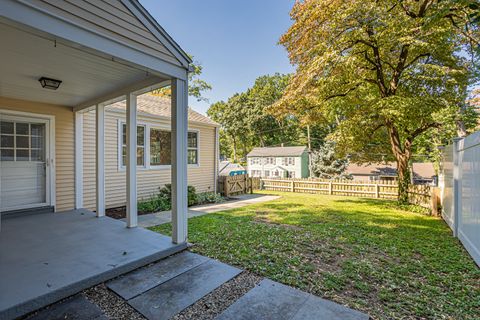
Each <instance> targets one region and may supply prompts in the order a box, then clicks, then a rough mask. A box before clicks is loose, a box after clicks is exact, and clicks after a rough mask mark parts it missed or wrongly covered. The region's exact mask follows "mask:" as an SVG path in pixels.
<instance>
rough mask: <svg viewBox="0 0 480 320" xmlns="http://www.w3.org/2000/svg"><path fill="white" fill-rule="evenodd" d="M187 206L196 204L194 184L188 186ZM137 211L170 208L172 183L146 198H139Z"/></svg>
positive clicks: (147, 211) (196, 195)
mask: <svg viewBox="0 0 480 320" xmlns="http://www.w3.org/2000/svg"><path fill="white" fill-rule="evenodd" d="M187 188H188V189H187V190H188V196H187V198H188V206H193V205H196V204H198V194H197V192H196V190H195V187H194V186H188V187H187ZM137 206H138V211H139V212H141V213H151V212H158V211H166V210H171V209H172V185H171V184H166V185H165V186H164V187H161V188H159V189H158V193H157V194H154V195H151V196H150V198H148V199H147V200H141V201H138V203H137Z"/></svg>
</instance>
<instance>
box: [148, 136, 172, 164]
mask: <svg viewBox="0 0 480 320" xmlns="http://www.w3.org/2000/svg"><path fill="white" fill-rule="evenodd" d="M171 163H172V134H171V133H170V131H167V130H164V129H158V128H150V165H151V166H165V165H170V164H171Z"/></svg>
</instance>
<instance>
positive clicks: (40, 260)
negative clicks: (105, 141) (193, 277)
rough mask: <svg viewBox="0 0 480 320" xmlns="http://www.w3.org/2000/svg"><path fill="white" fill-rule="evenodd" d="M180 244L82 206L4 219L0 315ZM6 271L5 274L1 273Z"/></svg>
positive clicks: (22, 309) (4, 316)
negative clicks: (97, 215)
mask: <svg viewBox="0 0 480 320" xmlns="http://www.w3.org/2000/svg"><path fill="white" fill-rule="evenodd" d="M185 248H186V243H182V244H173V243H172V241H171V239H170V237H166V236H162V235H160V234H158V233H155V232H152V231H149V230H146V229H143V228H125V223H124V222H121V221H119V220H114V219H111V218H109V217H102V218H97V217H96V216H95V214H94V213H92V212H90V211H88V210H85V209H79V210H71V211H66V212H61V213H38V214H35V213H33V214H31V215H22V216H19V217H10V218H6V219H4V221H3V225H2V232H0V273H1V274H2V275H4V276H3V277H2V281H0V319H11V318H15V317H17V316H21V315H24V314H27V313H29V312H32V311H34V310H36V309H39V308H41V307H43V306H46V305H48V304H50V303H53V302H55V301H58V300H60V299H63V298H65V297H68V296H70V295H73V294H75V293H77V292H79V291H81V290H83V289H86V288H88V287H90V286H93V285H95V284H98V283H101V282H104V281H106V280H109V279H112V278H114V277H116V276H118V275H121V274H123V273H126V272H129V271H131V270H134V269H136V268H139V267H141V266H144V265H146V264H149V263H151V262H153V261H156V260H159V259H162V258H165V257H167V256H169V255H171V254H174V253H176V252H179V251H181V250H183V249H185ZM5 275H8V276H5Z"/></svg>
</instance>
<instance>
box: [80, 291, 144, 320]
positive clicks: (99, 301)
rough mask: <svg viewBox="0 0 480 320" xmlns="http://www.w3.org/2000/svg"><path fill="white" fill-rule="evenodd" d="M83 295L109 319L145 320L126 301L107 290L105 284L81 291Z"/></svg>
mask: <svg viewBox="0 0 480 320" xmlns="http://www.w3.org/2000/svg"><path fill="white" fill-rule="evenodd" d="M83 295H84V296H85V297H86V298H87V299H88V300H90V301H91V302H93V303H95V304H96V305H97V306H99V307H100V309H102V311H103V312H104V313H105V315H106V316H107V317H108V318H109V319H115V320H117V319H118V320H145V319H146V318H145V317H144V316H143V315H141V314H140V313H139V312H137V311H136V310H135V309H133V308H132V307H131V306H130V305H129V304H128V303H127V301H125V300H123V299H122V298H121V297H119V296H118V295H116V294H115V293H114V292H112V291H110V290H108V288H107V287H106V286H105V284H99V285H98V286H95V287H92V288H89V289H87V290H85V291H83Z"/></svg>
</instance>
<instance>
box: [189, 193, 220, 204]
mask: <svg viewBox="0 0 480 320" xmlns="http://www.w3.org/2000/svg"><path fill="white" fill-rule="evenodd" d="M224 201H225V198H224V197H222V196H221V195H220V194H219V193H215V192H200V193H197V203H196V204H205V203H222V202H224Z"/></svg>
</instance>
